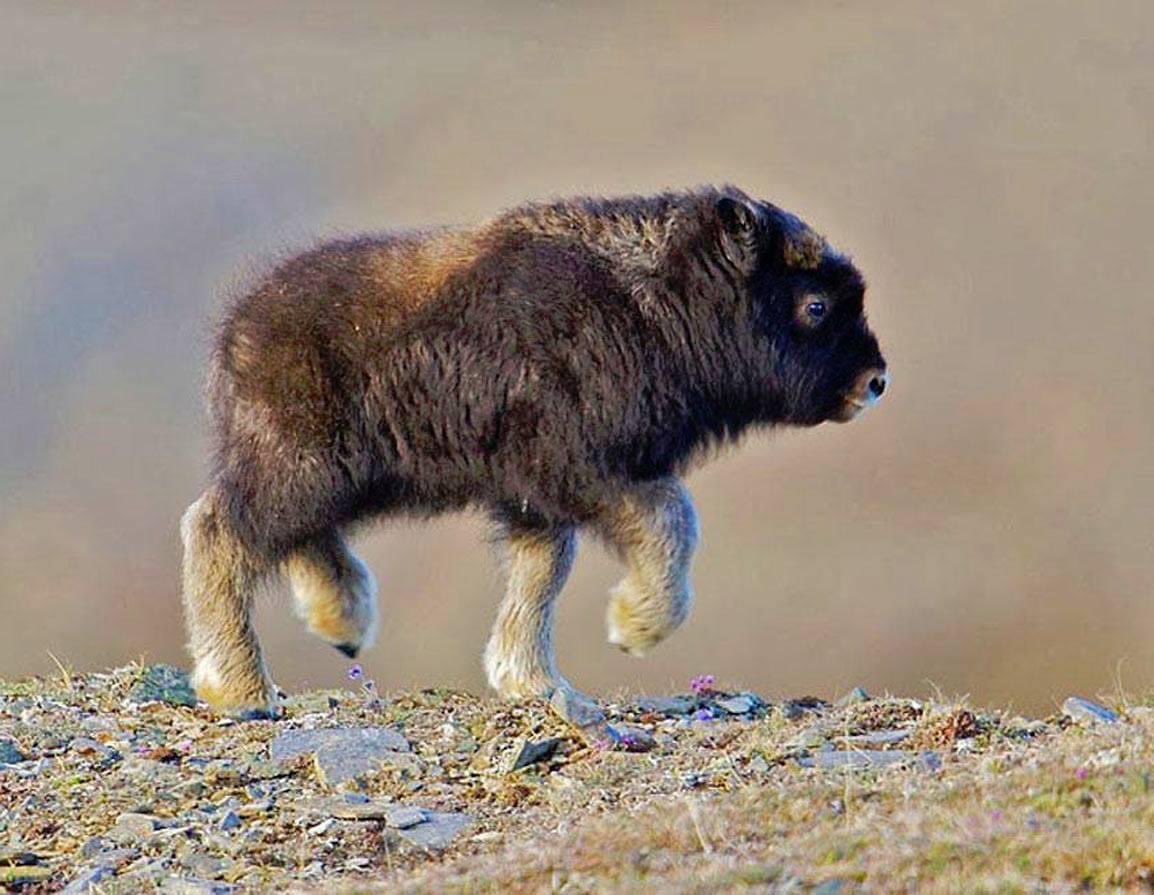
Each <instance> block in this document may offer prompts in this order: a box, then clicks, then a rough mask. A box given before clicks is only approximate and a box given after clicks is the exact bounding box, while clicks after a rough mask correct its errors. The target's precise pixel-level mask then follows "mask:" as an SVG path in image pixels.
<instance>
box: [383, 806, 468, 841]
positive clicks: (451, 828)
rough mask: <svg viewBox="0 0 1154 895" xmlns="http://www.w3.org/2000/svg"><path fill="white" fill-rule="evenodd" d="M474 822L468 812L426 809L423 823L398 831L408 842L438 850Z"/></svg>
mask: <svg viewBox="0 0 1154 895" xmlns="http://www.w3.org/2000/svg"><path fill="white" fill-rule="evenodd" d="M472 822H473V820H472V818H470V817H469V816H468V815H467V814H456V813H452V812H444V811H426V812H425V820H424V822H423V823H419V824H415V825H413V826H411V827H404V828H399V829H398V830H397V833H398V834H399V835H400V836H401V838H402V839H404V840H405V841H406V842H410V843H412V844H413V845H417V846H420V847H421V848H426V849H429V850H431V851H437V850H440V849H442V848H447V847H448V845H449V844H450V843H451V842H452V841H453V840H454V839H455V838H456V837H457V836H458V835H459V834H460V833H461V831H462V830H464V829H465V828H466V827H468V826H469V825H470V824H471V823H472Z"/></svg>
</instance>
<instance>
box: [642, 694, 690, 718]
mask: <svg viewBox="0 0 1154 895" xmlns="http://www.w3.org/2000/svg"><path fill="white" fill-rule="evenodd" d="M693 706H694V701H693V700H692V699H689V698H687V697H685V696H648V697H645V698H643V699H639V700H637V708H638V709H640V710H641V711H643V712H653V713H654V714H657V715H688V714H689V713H690V712H692V711H693Z"/></svg>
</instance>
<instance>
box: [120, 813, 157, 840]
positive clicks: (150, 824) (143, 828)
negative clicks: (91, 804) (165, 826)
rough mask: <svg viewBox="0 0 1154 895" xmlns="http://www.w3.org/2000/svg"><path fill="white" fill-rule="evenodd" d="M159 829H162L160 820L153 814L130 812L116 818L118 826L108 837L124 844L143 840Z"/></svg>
mask: <svg viewBox="0 0 1154 895" xmlns="http://www.w3.org/2000/svg"><path fill="white" fill-rule="evenodd" d="M158 829H160V818H158V817H154V816H153V815H151V814H139V813H137V812H133V811H129V812H125V813H124V814H121V815H120V816H119V817H117V818H116V826H114V827H113V828H112V829H111V830H109V831H108V835H109V836H111V837H112V838H113V839H115V840H116V841H118V842H124V841H128V840H133V839H143V838H145V837H146V836H150V835H152V834H153V833H155V832H156V831H157V830H158Z"/></svg>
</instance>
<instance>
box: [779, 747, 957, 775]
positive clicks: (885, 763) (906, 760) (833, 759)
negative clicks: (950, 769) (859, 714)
mask: <svg viewBox="0 0 1154 895" xmlns="http://www.w3.org/2000/svg"><path fill="white" fill-rule="evenodd" d="M797 763H798V764H800V765H801V766H802V767H803V768H821V769H822V770H827V771H828V770H841V769H849V770H866V769H872V768H888V767H894V766H901V765H912V764H916V765H918V766H919V767H921V768H922V769H923V770H927V771H936V770H937V769H938V768H940V767H941V765H942V759H941V756H939V755H938V754H937V753H936V752H903V751H900V750H896V749H890V750H881V751H879V750H871V749H855V750H853V751H850V752H833V751H822V752H815V753H813V755H804V756H801V757H799V758H798V760H797Z"/></svg>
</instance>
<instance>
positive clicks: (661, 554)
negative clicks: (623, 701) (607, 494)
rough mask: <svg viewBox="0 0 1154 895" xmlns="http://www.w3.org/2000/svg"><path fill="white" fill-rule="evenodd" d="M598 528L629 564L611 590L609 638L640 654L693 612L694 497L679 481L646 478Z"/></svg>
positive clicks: (608, 510) (609, 511)
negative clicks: (690, 495)
mask: <svg viewBox="0 0 1154 895" xmlns="http://www.w3.org/2000/svg"><path fill="white" fill-rule="evenodd" d="M598 529H599V531H600V533H601V534H602V535H603V536H604V537H605V538H606V540H608V542H609V543H610V545H611V546H613V547H614V548H616V550H617V551H618V553H619V554H620V555H621V558H622V559H623V560H624V562H625V563H626V564H627V566H628V568H629V571H628V574H626V576H625V577H624V578H623V579H622V580H621V582H620V583H619V584H618V585H617V586H616V587H614V588H613V591H612V592H611V596H610V601H609V611H608V615H607V619H606V621H607V625H608V629H609V642H610V643H612V644H614V645H616V646H619V647H621V649H623V650H625V652H627V653H630V654H631V655H634V656H642V655H644V654H645V653H647V652H648V651H649V650H651V649H652V648H653V647H654V646H656V645H657V644H658V643H660V642H661V641H662V640H664V639H665V638H666V637H668V636H669V635H670V634H671V633H673V631H674V630H675V629H676V628H677V627H678V626H679V625H680V624H681V623H682V622H683V621H685V619H686V617H687V616H688V615H689V609H690V606H691V604H692V602H693V589H692V587H691V585H690V582H689V571H690V565H691V563H692V560H693V551H694V548H695V547H696V546H697V513H696V512H695V511H694V509H693V501H692V500H691V499H690V497H689V492H688V491H686V490H685V486H684V485H682V484H681V482H680V481H678V480H677V479H674V478H669V479H660V480H657V481H654V482H646V483H644V484H640V485H637V486H635V487H633V488H631V489H629V490H628V491H626V492H624V493H623V494H622V496H621V498H620V500H619V501H617V502H616V503H614V504H613V505H611V506H609V507H607V508H606V509H605V511H604V512H603V514H602V517H601V519H600V521H599V524H598Z"/></svg>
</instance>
